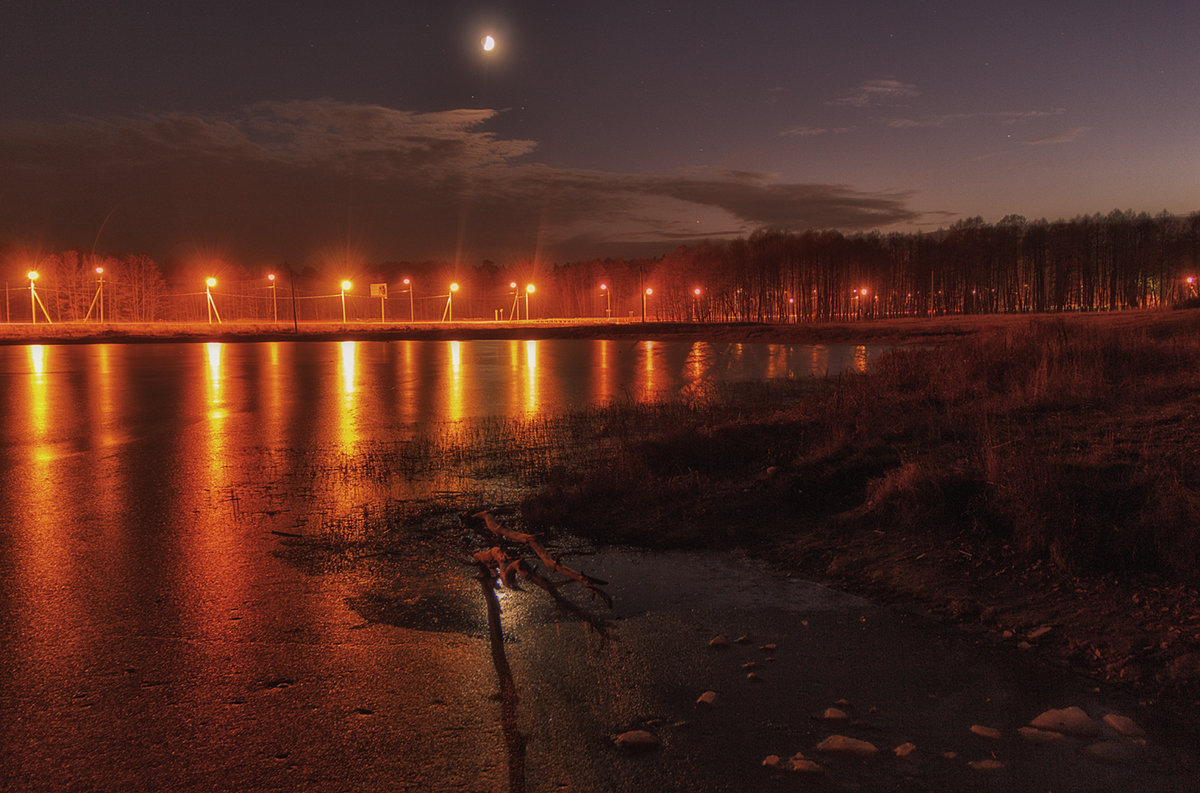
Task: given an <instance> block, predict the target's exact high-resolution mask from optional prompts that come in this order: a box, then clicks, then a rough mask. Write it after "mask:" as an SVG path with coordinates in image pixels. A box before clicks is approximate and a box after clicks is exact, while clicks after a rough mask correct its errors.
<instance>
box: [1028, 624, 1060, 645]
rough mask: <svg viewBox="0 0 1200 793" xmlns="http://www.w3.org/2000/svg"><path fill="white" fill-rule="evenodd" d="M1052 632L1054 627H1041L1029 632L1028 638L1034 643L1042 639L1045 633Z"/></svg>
mask: <svg viewBox="0 0 1200 793" xmlns="http://www.w3.org/2000/svg"><path fill="white" fill-rule="evenodd" d="M1052 630H1054V627H1053V626H1052V625H1043V626H1041V627H1040V628H1034V629H1033V630H1031V631H1030V632H1029V636H1028V638H1029V640H1030V641H1034V640H1036V639H1040V638H1042V637H1043V636H1045V635H1046V634H1047V633H1049V632H1050V631H1052Z"/></svg>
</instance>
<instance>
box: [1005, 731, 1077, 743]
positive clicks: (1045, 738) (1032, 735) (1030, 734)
mask: <svg viewBox="0 0 1200 793" xmlns="http://www.w3.org/2000/svg"><path fill="white" fill-rule="evenodd" d="M1017 735H1020V736H1021V737H1022V738H1024V739H1025V740H1027V741H1029V742H1030V743H1037V744H1043V745H1045V744H1051V743H1058V742H1059V741H1061V740H1063V739H1064V738H1065V737H1066V736H1065V735H1063V734H1062V733H1061V732H1054V731H1053V730H1039V729H1037V728H1035V727H1021V728H1020V729H1018V730H1017Z"/></svg>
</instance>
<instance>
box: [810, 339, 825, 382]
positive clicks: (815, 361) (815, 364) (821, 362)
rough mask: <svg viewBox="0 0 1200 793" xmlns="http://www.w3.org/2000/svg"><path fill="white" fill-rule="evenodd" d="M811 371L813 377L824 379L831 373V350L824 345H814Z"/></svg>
mask: <svg viewBox="0 0 1200 793" xmlns="http://www.w3.org/2000/svg"><path fill="white" fill-rule="evenodd" d="M811 370H812V375H813V377H824V376H825V373H826V372H828V371H829V348H828V347H826V346H824V345H823V344H814V345H813V348H812V367H811Z"/></svg>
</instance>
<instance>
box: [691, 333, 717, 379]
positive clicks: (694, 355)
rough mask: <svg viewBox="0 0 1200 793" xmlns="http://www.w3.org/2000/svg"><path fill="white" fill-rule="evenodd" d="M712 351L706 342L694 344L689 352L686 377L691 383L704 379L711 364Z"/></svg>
mask: <svg viewBox="0 0 1200 793" xmlns="http://www.w3.org/2000/svg"><path fill="white" fill-rule="evenodd" d="M710 352H711V349H710V347H709V345H708V344H707V343H706V342H702V341H697V342H693V343H692V346H691V348H690V349H689V350H688V357H687V370H686V376H687V378H688V379H689V380H690V381H691V382H693V383H694V382H696V381H697V380H700V379H701V378H703V377H704V375H705V373H706V372H707V371H708V367H709V365H710V363H711V355H710Z"/></svg>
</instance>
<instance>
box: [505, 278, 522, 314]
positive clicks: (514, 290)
mask: <svg viewBox="0 0 1200 793" xmlns="http://www.w3.org/2000/svg"><path fill="white" fill-rule="evenodd" d="M508 288H509V289H511V290H512V296H513V304H512V308H510V309H509V310H508V321H509V322H512V321H513V317H516V318H517V319H520V318H521V317H520V316H518V315H517V306H519V305H520V303H521V293H520V292H518V291H517V282H516V281H509V282H508Z"/></svg>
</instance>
